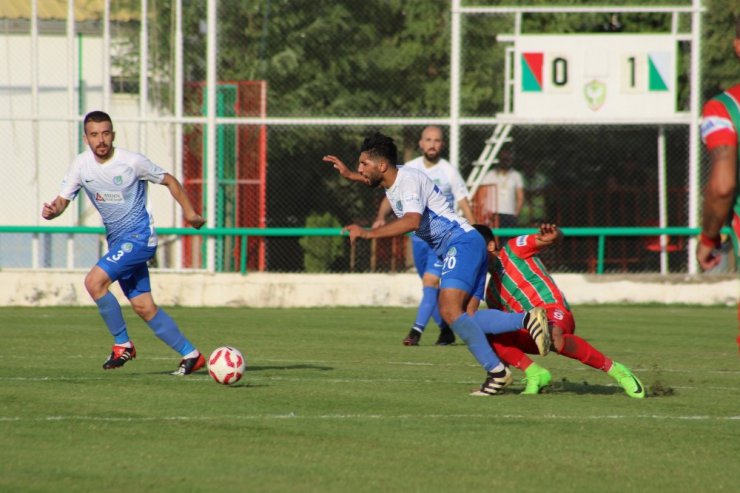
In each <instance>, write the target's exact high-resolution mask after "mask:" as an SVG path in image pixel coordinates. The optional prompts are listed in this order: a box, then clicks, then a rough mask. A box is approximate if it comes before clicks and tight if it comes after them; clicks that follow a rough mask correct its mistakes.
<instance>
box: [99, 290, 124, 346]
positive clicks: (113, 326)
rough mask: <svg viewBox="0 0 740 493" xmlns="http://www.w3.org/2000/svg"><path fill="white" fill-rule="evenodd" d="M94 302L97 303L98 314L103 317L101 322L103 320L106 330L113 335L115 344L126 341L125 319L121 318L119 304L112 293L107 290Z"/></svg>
mask: <svg viewBox="0 0 740 493" xmlns="http://www.w3.org/2000/svg"><path fill="white" fill-rule="evenodd" d="M95 304H96V305H98V311H99V312H100V316H101V317H103V322H105V326H106V327H108V331H109V332H110V333H111V335H112V336H113V340H114V341H115V344H123V343H125V342H128V341H129V337H128V332H127V331H126V321H125V320H124V319H123V313H122V312H121V305H120V304H119V303H118V300H117V299H116V297H115V296H113V293H111V292H110V291H108V292H107V293H105V295H104V296H103V297H102V298H100V299H97V300H95Z"/></svg>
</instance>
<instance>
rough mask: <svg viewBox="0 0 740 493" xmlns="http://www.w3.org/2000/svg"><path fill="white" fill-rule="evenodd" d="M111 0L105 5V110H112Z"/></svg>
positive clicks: (107, 0) (106, 1) (106, 0)
mask: <svg viewBox="0 0 740 493" xmlns="http://www.w3.org/2000/svg"><path fill="white" fill-rule="evenodd" d="M110 59H111V56H110V0H105V2H104V7H103V111H105V112H108V111H109V110H110V93H111V90H110Z"/></svg>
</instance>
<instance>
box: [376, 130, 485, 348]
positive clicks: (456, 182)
mask: <svg viewBox="0 0 740 493" xmlns="http://www.w3.org/2000/svg"><path fill="white" fill-rule="evenodd" d="M443 148H444V138H443V136H442V129H441V128H439V127H436V126H428V127H426V128H425V129H424V130H423V131H422V133H421V138H420V139H419V149H420V150H421V156H419V157H417V158H415V159H412V160H411V161H408V162H407V163H406V164H404V167H408V168H414V169H418V170H419V171H423V172H424V174H426V175H427V176H428V177H429V179H430V180H432V181H433V182H434V184H435V185H436V186H437V188H438V189H439V191H440V192H442V195H444V197H445V199H447V203H448V204H449V205H450V207H451V208H452V210H455V206H456V205H457V206H458V207H459V208H460V211H461V212H462V214H463V216H464V217H465V219H467V221H468V222H469V223H470V224H473V223H474V222H475V220H474V218H473V211H472V210H471V209H470V203H469V202H468V187H467V186H466V185H465V181H464V180H463V178H462V176H460V172H459V171H458V170H457V168H455V167H454V166H452V164H450V163H449V162H448V161H447V160H446V159H444V158H442V156H441V152H442V149H443ZM390 213H391V206H390V204H389V202H388V200H387V199H383V201H382V202H381V204H380V207H379V208H378V214H377V218H376V219H375V222H374V223H373V228H377V227H380V226H383V225H384V224H385V218H386V217H387V216H388V215H389V214H390ZM411 245H412V251H413V256H414V266H415V267H416V272H417V274H419V277H420V278H421V284H422V296H421V300H420V301H419V307H418V309H417V310H416V318H415V320H414V323H413V325H412V326H411V330H409V333H408V335H407V336H406V337H405V338H404V339H403V344H404V345H405V346H418V345H419V340H420V339H421V335H422V334H423V333H424V330H425V329H426V325H427V322H428V321H429V317H432V318H433V319H434V321H435V322H436V323H437V325H438V326H439V329H440V331H439V337H438V338H437V342H436V343H435V344H436V345H438V346H447V345H449V344H452V343H454V342H455V334H454V332H453V331H452V330H451V329H450V328H449V326H448V325H447V323H446V322H445V321H444V320H442V316H441V315H440V314H439V308H438V304H437V297H438V295H439V280H440V276H441V274H442V262H441V261H440V260H439V259H438V257H437V255H436V254H435V252H434V251H433V250H432V249H431V248H430V247H429V245H428V244H427V243H426V242H425V241H424V240H422V239H421V238H419V237H418V236H417V235H411Z"/></svg>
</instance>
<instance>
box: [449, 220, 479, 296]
mask: <svg viewBox="0 0 740 493" xmlns="http://www.w3.org/2000/svg"><path fill="white" fill-rule="evenodd" d="M487 274H488V251H487V250H486V242H485V240H484V239H483V237H482V236H481V235H480V233H478V231H476V230H472V231H468V232H467V233H465V234H462V235H460V236H458V237H457V238H454V239H453V240H452V241H451V242H450V244H449V246H448V248H447V254H446V255H445V259H444V265H443V267H442V282H441V283H440V289H445V288H455V289H461V290H463V291H465V292H466V293H468V294H469V295H472V296H475V297H476V298H478V299H480V300H482V299H483V293H484V291H485V288H486V275H487Z"/></svg>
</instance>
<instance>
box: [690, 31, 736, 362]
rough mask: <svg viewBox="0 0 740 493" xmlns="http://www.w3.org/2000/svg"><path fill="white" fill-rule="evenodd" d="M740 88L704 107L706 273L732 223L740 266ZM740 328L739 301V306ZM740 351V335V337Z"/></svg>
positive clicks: (700, 258)
mask: <svg viewBox="0 0 740 493" xmlns="http://www.w3.org/2000/svg"><path fill="white" fill-rule="evenodd" d="M733 48H734V50H735V55H736V56H737V58H740V17H738V18H737V19H735V40H734V42H733ZM738 132H740V84H736V85H734V86H732V87H730V88H729V89H727V90H726V91H724V92H722V93H720V94H718V95H716V96H715V97H713V98H712V99H710V100H709V101H707V103H706V104H705V105H704V111H703V112H702V120H701V138H702V140H703V141H704V144H705V145H706V147H707V151H709V159H710V161H711V167H710V170H709V177H708V179H707V184H706V186H705V187H704V201H703V207H702V228H701V235H699V242H698V244H697V246H696V260H697V262H699V266H700V267H701V268H702V269H703V270H708V269H711V268H713V267H715V266H717V265H718V264H719V262H720V257H719V256H718V255H717V249H718V248H719V247H720V245H721V237H720V230H721V229H722V227H723V226H725V225H726V224H728V223H729V225H730V237H731V238H732V244H733V251H734V252H735V265H736V266H739V265H740V240H739V239H740V187H738V181H740V153H738V151H737V149H738ZM737 315H738V328H740V299H738V304H737ZM736 340H737V345H738V348H739V349H740V332H739V333H738V336H737V339H736Z"/></svg>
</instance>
